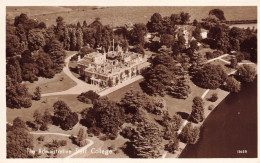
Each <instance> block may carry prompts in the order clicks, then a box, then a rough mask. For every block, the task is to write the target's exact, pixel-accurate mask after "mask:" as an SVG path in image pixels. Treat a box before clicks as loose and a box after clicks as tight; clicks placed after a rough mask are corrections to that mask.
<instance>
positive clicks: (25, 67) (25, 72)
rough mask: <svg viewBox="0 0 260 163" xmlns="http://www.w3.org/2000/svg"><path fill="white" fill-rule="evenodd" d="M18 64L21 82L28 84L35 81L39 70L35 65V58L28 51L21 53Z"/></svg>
mask: <svg viewBox="0 0 260 163" xmlns="http://www.w3.org/2000/svg"><path fill="white" fill-rule="evenodd" d="M20 63H21V68H22V77H23V80H25V81H30V82H34V81H37V80H38V73H39V70H38V67H37V65H36V63H35V57H34V56H33V55H32V53H31V52H30V51H29V50H26V51H24V52H23V54H22V57H21V60H20Z"/></svg>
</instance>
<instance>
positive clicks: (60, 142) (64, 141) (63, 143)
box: [59, 140, 67, 146]
mask: <svg viewBox="0 0 260 163" xmlns="http://www.w3.org/2000/svg"><path fill="white" fill-rule="evenodd" d="M59 144H60V146H66V145H67V141H66V140H60V141H59Z"/></svg>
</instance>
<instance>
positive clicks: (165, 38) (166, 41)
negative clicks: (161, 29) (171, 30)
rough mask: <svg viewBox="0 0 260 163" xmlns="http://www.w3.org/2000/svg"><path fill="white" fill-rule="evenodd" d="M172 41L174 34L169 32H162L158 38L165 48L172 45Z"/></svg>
mask: <svg viewBox="0 0 260 163" xmlns="http://www.w3.org/2000/svg"><path fill="white" fill-rule="evenodd" d="M174 41H175V39H174V36H173V35H170V34H163V35H162V36H161V38H160V42H161V44H162V45H165V46H166V47H167V48H170V47H171V46H172V45H173V43H174Z"/></svg>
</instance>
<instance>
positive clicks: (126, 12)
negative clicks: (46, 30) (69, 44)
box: [7, 6, 257, 26]
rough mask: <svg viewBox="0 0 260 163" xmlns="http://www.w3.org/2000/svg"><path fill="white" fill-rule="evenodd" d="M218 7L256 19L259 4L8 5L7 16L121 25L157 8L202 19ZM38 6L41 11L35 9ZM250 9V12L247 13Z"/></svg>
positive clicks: (233, 17)
mask: <svg viewBox="0 0 260 163" xmlns="http://www.w3.org/2000/svg"><path fill="white" fill-rule="evenodd" d="M214 8H219V9H221V10H223V11H224V13H225V17H226V19H227V20H255V19H257V14H256V13H257V8H256V7H243V8H240V7H230V6H228V7H227V6H221V7H218V6H203V7H198V6H196V7H193V6H189V7H187V6H185V7H181V6H178V7H170V6H167V7H161V6H160V7H155V6H153V7H136V6H127V7H99V8H97V7H90V6H84V7H82V6H81V7H76V6H74V7H35V6H33V7H26V9H25V7H7V13H8V15H7V19H11V18H13V17H14V16H17V15H19V14H18V13H21V12H24V13H26V14H28V16H30V17H32V18H37V19H38V20H39V21H43V22H45V23H46V25H47V26H50V25H52V24H56V18H57V17H58V16H62V17H63V18H64V20H65V22H67V23H72V24H76V23H77V22H78V21H80V22H81V23H82V22H83V21H84V20H86V22H87V23H88V24H89V23H91V22H93V21H94V20H95V18H97V17H99V18H100V19H101V22H102V23H103V24H109V25H111V26H121V25H125V24H134V23H146V22H147V21H148V20H150V17H151V16H152V14H153V13H155V12H158V13H160V14H161V15H162V16H163V17H164V16H170V15H171V14H174V13H179V12H181V11H183V12H188V13H189V14H190V15H191V17H190V21H191V22H192V21H193V20H194V19H197V20H201V19H202V18H205V17H207V16H208V13H209V11H210V10H211V9H214ZM37 10H39V12H36V11H37ZM244 13H247V14H244Z"/></svg>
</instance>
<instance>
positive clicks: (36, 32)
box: [28, 28, 45, 51]
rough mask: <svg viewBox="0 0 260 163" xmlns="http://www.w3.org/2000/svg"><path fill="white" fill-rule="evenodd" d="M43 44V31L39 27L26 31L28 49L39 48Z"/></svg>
mask: <svg viewBox="0 0 260 163" xmlns="http://www.w3.org/2000/svg"><path fill="white" fill-rule="evenodd" d="M44 45H45V39H44V35H43V31H42V30H40V29H37V28H36V29H32V30H30V31H29V33H28V48H29V49H30V51H35V50H39V49H40V48H41V47H43V46H44Z"/></svg>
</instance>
